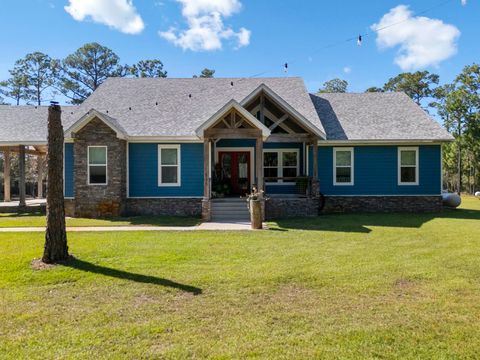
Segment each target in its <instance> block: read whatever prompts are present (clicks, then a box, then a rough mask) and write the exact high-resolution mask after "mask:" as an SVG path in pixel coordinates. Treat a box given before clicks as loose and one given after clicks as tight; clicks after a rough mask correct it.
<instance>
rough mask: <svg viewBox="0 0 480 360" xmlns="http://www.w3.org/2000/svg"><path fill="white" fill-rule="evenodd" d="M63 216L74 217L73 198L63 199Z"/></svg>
mask: <svg viewBox="0 0 480 360" xmlns="http://www.w3.org/2000/svg"><path fill="white" fill-rule="evenodd" d="M64 205H65V216H68V217H75V200H74V199H65V200H64Z"/></svg>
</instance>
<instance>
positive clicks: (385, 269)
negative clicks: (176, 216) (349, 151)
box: [0, 198, 480, 359]
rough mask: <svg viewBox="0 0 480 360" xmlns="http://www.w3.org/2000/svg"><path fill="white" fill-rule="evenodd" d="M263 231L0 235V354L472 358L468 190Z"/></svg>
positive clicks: (475, 254)
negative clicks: (454, 204)
mask: <svg viewBox="0 0 480 360" xmlns="http://www.w3.org/2000/svg"><path fill="white" fill-rule="evenodd" d="M3 220H4V219H3V218H2V219H0V222H1V221H3ZM0 226H1V225H0ZM270 228H271V229H270V230H268V231H262V232H201V231H198V232H132V233H125V232H116V233H100V232H93V233H71V234H69V246H70V251H71V253H72V254H74V255H75V257H76V260H75V261H72V262H70V263H69V264H67V265H66V266H56V267H54V268H50V269H46V270H42V271H38V270H32V269H31V267H30V262H31V260H32V259H33V258H38V257H39V256H40V255H41V252H42V247H43V234H41V233H3V234H2V233H0V273H1V277H0V358H7V359H19V358H29V359H35V358H38V359H44V358H62V359H63V358H128V359H132V358H135V359H140V358H194V357H196V358H203V357H211V358H245V357H258V358H270V359H282V358H285V359H287V358H288V359H290V358H306V359H308V358H322V359H337V358H348V359H358V358H399V359H417V358H424V359H434V358H435V359H436V358H443V359H447V358H475V357H477V356H478V349H480V336H478V334H479V333H480V201H478V200H476V199H473V198H466V199H464V205H463V208H462V209H459V210H456V211H445V212H444V213H442V214H437V215H431V214H410V215H408V214H402V215H395V214H389V215H378V214H371V215H360V214H359V215H330V216H322V217H319V218H316V219H296V220H288V221H287V220H284V221H279V222H278V223H272V224H270ZM302 229H306V230H302Z"/></svg>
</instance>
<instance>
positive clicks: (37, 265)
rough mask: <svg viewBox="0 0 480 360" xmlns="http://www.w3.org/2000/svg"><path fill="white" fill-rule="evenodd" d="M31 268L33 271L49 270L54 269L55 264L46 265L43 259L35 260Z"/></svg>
mask: <svg viewBox="0 0 480 360" xmlns="http://www.w3.org/2000/svg"><path fill="white" fill-rule="evenodd" d="M30 266H31V267H32V269H33V270H47V269H51V268H53V267H54V266H55V264H47V263H44V262H43V261H42V259H33V260H32V262H31V263H30Z"/></svg>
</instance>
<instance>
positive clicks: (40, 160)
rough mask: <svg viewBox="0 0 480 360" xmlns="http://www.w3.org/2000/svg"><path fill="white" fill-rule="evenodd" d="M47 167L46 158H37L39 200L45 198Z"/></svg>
mask: <svg viewBox="0 0 480 360" xmlns="http://www.w3.org/2000/svg"><path fill="white" fill-rule="evenodd" d="M44 166H45V157H44V156H43V155H38V156H37V187H38V192H37V198H39V199H41V198H43V167H44Z"/></svg>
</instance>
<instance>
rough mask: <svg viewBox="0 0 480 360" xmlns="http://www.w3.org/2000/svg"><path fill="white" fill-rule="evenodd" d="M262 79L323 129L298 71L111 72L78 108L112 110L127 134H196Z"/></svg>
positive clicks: (110, 112) (250, 91)
mask: <svg viewBox="0 0 480 360" xmlns="http://www.w3.org/2000/svg"><path fill="white" fill-rule="evenodd" d="M232 82H233V86H232V85H231V83H232ZM261 84H265V85H267V86H268V87H269V88H270V89H271V90H273V91H274V92H275V93H276V94H277V95H279V96H280V97H281V98H283V100H285V101H286V102H287V103H289V104H290V105H291V106H292V107H293V108H295V109H296V110H297V111H298V112H299V113H300V114H301V115H303V116H304V117H305V118H306V119H307V120H309V121H310V122H311V123H312V124H313V125H314V126H316V127H317V128H318V129H319V130H321V131H322V132H323V128H322V124H321V122H320V119H319V118H318V114H317V112H316V111H315V108H314V107H313V104H312V102H311V101H310V97H309V94H308V92H307V90H306V88H305V85H304V83H303V80H302V79H301V78H294V77H292V78H248V79H246V78H241V79H239V78H211V79H204V78H196V79H193V78H191V79H168V78H167V79H148V78H147V79H130V78H128V79H126V78H110V79H108V80H107V81H106V82H104V83H103V84H102V85H101V86H100V87H99V88H98V89H97V90H96V91H95V92H94V93H93V94H92V95H91V96H90V97H89V98H88V99H87V100H86V101H85V102H84V103H83V104H82V105H80V107H79V109H78V111H77V112H79V113H81V112H82V111H83V112H87V111H88V110H90V109H95V110H97V111H99V112H101V113H104V114H107V111H108V115H109V116H110V117H112V118H114V119H116V120H117V121H118V122H119V123H120V124H121V125H122V127H123V129H125V131H126V133H127V134H128V135H129V136H195V129H197V128H198V127H199V126H200V125H201V124H203V123H204V122H205V121H207V120H208V119H209V118H210V117H211V116H212V115H214V114H215V113H216V112H217V111H218V110H219V109H220V108H222V107H223V106H224V105H225V104H226V103H227V102H229V101H230V100H232V99H234V100H236V101H238V102H241V101H242V100H244V99H245V98H246V97H247V96H248V95H250V94H251V93H252V92H253V91H254V90H256V89H257V88H258V87H259V86H260V85H261ZM190 94H191V97H189V95H190Z"/></svg>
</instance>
